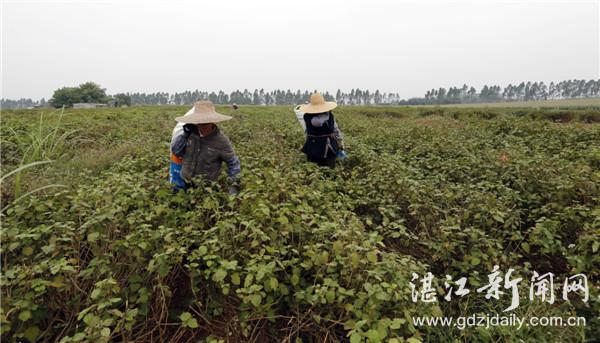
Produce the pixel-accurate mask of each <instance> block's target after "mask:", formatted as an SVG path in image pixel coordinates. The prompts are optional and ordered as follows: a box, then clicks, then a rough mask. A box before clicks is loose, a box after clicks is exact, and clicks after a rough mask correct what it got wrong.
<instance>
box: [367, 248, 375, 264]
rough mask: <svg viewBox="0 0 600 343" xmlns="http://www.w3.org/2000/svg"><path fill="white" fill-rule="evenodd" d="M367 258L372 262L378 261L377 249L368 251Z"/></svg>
mask: <svg viewBox="0 0 600 343" xmlns="http://www.w3.org/2000/svg"><path fill="white" fill-rule="evenodd" d="M367 260H369V262H371V263H377V253H376V252H375V251H369V252H368V253H367Z"/></svg>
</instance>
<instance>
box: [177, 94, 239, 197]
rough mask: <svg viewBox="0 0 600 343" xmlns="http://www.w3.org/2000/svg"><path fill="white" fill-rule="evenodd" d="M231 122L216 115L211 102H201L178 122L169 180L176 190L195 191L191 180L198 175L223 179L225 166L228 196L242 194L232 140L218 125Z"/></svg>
mask: <svg viewBox="0 0 600 343" xmlns="http://www.w3.org/2000/svg"><path fill="white" fill-rule="evenodd" d="M231 118H232V117H230V116H226V115H223V114H220V113H217V112H216V111H215V106H214V105H213V103H212V102H210V101H198V102H196V103H195V104H194V107H193V108H192V109H191V110H189V111H188V112H187V113H186V114H185V115H184V116H183V117H177V118H175V120H176V121H177V122H178V124H177V125H176V126H175V129H174V130H173V137H172V140H171V178H170V180H171V183H172V184H173V188H174V189H175V190H177V189H184V190H185V189H187V188H188V187H193V186H194V185H193V183H192V179H193V178H194V177H196V176H198V175H201V176H202V177H203V178H204V179H205V180H209V181H216V180H217V179H218V178H219V176H220V175H221V164H222V162H225V164H226V165H227V176H228V180H229V182H230V186H229V194H231V195H235V194H237V193H238V192H239V186H238V181H239V174H240V171H241V169H240V160H239V159H238V157H237V156H236V155H235V152H234V151H233V148H232V146H231V142H230V141H229V138H227V136H225V135H224V134H223V133H222V132H221V130H220V129H219V128H218V127H217V125H216V123H219V122H222V121H226V120H229V119H231ZM178 164H179V168H178V167H177V165H178ZM178 169H179V170H178Z"/></svg>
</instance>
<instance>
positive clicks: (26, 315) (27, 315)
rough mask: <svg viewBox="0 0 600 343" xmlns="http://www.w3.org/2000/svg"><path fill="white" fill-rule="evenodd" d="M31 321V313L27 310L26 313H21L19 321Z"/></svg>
mask: <svg viewBox="0 0 600 343" xmlns="http://www.w3.org/2000/svg"><path fill="white" fill-rule="evenodd" d="M29 319H31V311H29V310H25V311H21V313H19V320H20V321H22V322H26V321H28V320H29Z"/></svg>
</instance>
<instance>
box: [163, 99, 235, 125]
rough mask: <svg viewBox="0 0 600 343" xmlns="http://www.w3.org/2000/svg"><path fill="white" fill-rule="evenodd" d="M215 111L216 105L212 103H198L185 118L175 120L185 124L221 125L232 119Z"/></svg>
mask: <svg viewBox="0 0 600 343" xmlns="http://www.w3.org/2000/svg"><path fill="white" fill-rule="evenodd" d="M231 118H232V117H230V116H226V115H224V114H221V113H217V111H215V105H213V103H212V102H210V101H197V102H196V103H195V104H194V108H193V112H191V113H189V114H186V115H184V116H183V117H177V118H175V120H176V121H178V122H180V123H185V124H211V123H219V122H222V121H226V120H229V119H231Z"/></svg>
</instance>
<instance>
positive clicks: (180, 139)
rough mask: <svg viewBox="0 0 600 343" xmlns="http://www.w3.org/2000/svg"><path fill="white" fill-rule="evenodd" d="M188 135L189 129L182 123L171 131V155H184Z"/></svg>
mask: <svg viewBox="0 0 600 343" xmlns="http://www.w3.org/2000/svg"><path fill="white" fill-rule="evenodd" d="M189 135H190V129H189V127H188V126H186V125H183V124H182V123H179V124H177V126H176V127H175V129H173V138H172V139H171V152H172V153H173V155H175V156H178V157H182V156H183V154H184V153H185V145H186V143H187V139H188V137H189Z"/></svg>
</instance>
